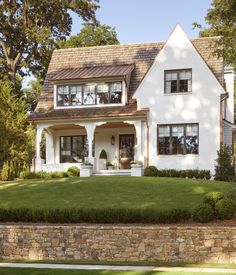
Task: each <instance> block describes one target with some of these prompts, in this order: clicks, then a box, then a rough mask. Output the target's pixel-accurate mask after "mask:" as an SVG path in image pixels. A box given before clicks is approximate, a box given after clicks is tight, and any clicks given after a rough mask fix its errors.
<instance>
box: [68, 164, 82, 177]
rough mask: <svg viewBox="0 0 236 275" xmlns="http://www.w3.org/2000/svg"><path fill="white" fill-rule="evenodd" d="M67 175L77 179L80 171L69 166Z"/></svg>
mask: <svg viewBox="0 0 236 275" xmlns="http://www.w3.org/2000/svg"><path fill="white" fill-rule="evenodd" d="M67 173H68V175H69V177H79V175H80V170H79V168H78V167H76V166H71V167H69V168H68V170H67Z"/></svg>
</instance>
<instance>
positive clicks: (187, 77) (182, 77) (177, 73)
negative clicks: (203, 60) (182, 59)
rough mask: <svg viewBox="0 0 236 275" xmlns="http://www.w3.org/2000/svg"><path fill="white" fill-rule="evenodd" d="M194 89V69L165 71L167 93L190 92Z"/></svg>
mask: <svg viewBox="0 0 236 275" xmlns="http://www.w3.org/2000/svg"><path fill="white" fill-rule="evenodd" d="M191 91H192V70H191V69H185V70H174V71H165V93H166V94H171V93H188V92H191Z"/></svg>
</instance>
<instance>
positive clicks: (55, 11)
mask: <svg viewBox="0 0 236 275" xmlns="http://www.w3.org/2000/svg"><path fill="white" fill-rule="evenodd" d="M97 8H98V4H97V1H96V0H80V1H69V0H65V1H58V0H50V1H41V2H40V4H39V2H38V1H23V0H12V1H3V2H2V3H1V5H0V19H1V28H0V36H1V41H0V60H1V63H2V66H1V67H3V66H4V70H5V71H7V72H9V76H10V79H11V80H12V81H13V83H14V82H15V78H16V73H19V74H20V75H21V76H23V75H25V74H26V73H27V71H30V72H32V73H33V74H34V75H37V76H38V75H40V76H41V77H42V78H44V76H45V74H46V71H47V67H48V64H49V61H50V59H51V53H52V51H53V49H54V48H55V47H56V43H55V41H57V40H64V39H65V37H66V36H68V35H69V34H70V31H71V26H72V18H71V14H70V11H73V12H74V13H76V14H77V15H78V16H80V17H81V18H82V19H83V20H84V21H85V22H87V21H91V22H92V23H93V24H97V21H96V19H95V11H96V9H97ZM24 68H26V69H27V70H24ZM14 86H15V85H14Z"/></svg>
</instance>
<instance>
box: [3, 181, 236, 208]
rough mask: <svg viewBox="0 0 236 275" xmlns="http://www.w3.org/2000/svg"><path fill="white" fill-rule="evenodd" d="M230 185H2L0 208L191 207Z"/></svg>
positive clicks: (155, 182) (86, 182)
mask: <svg viewBox="0 0 236 275" xmlns="http://www.w3.org/2000/svg"><path fill="white" fill-rule="evenodd" d="M232 187H233V184H231V183H225V182H214V181H206V180H190V179H179V178H178V179H177V178H149V177H140V178H137V177H91V178H64V179H47V180H18V181H11V182H0V208H6V207H7V208H8V207H32V208H43V207H44V208H84V209H86V208H105V207H110V208H135V207H141V208H153V209H163V210H167V209H172V208H192V207H194V206H195V205H196V204H198V203H199V202H200V201H201V200H202V196H203V195H204V194H205V193H207V192H210V191H222V192H228V191H229V190H230V189H231V188H232Z"/></svg>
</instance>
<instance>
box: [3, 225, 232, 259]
mask: <svg viewBox="0 0 236 275" xmlns="http://www.w3.org/2000/svg"><path fill="white" fill-rule="evenodd" d="M0 257H1V258H8V259H44V260H62V259H79V260H89V261H91V260H95V261H99V260H100V261H183V262H216V263H236V227H223V226H218V227H207V226H178V227H176V226H140V225H137V226H135V225H131V226H119V225H117V226H114V225H60V226H59V225H0Z"/></svg>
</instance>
